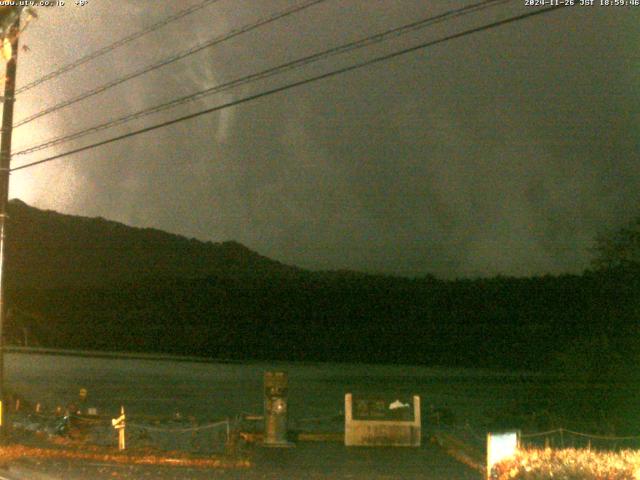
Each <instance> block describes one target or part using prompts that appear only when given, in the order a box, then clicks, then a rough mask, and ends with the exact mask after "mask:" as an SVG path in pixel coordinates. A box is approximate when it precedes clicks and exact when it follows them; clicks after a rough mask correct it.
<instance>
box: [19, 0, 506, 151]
mask: <svg viewBox="0 0 640 480" xmlns="http://www.w3.org/2000/svg"><path fill="white" fill-rule="evenodd" d="M508 1H510V0H483V1H481V2H478V3H474V4H472V5H467V6H465V7H462V8H458V9H455V10H450V11H447V12H445V13H442V14H440V15H435V16H431V17H427V18H424V19H421V20H418V21H415V22H411V23H409V24H406V25H402V26H400V27H397V28H394V29H391V30H386V31H384V32H382V33H378V34H375V35H371V36H368V37H365V38H362V39H359V40H356V41H352V42H349V43H347V44H343V45H340V46H338V47H333V48H329V49H327V50H324V51H322V52H319V53H315V54H312V55H308V56H305V57H302V58H299V59H297V60H293V61H290V62H286V63H284V64H281V65H278V66H276V67H272V68H268V69H266V70H263V71H260V72H257V73H254V74H251V75H247V76H243V77H240V78H238V79H235V80H232V81H229V82H226V83H223V84H220V85H216V86H213V87H210V88H207V89H204V90H201V91H198V92H195V93H192V94H189V95H185V96H183V97H180V98H177V99H173V100H170V101H168V102H164V103H162V104H159V105H156V106H153V107H149V108H145V109H143V110H140V111H137V112H134V113H131V114H128V115H125V116H123V117H119V118H116V119H112V120H109V121H108V122H105V123H102V124H99V125H94V126H92V127H87V128H85V129H83V130H80V131H78V132H74V133H70V134H67V135H63V136H60V137H56V138H53V139H50V140H47V141H46V142H43V143H40V144H38V145H33V146H31V147H27V148H25V149H23V150H20V151H17V152H15V153H14V154H13V155H14V156H18V155H26V154H29V153H34V152H36V151H39V150H43V149H46V148H50V147H53V146H55V145H59V144H62V143H67V142H69V141H72V140H76V139H78V138H81V137H84V136H86V135H90V134H92V133H96V132H99V131H102V130H105V129H108V128H112V127H115V126H118V125H122V124H124V123H127V122H130V121H133V120H137V119H140V118H143V117H146V116H148V115H151V114H154V113H159V112H161V111H164V110H168V109H170V108H174V107H177V106H178V105H182V104H184V103H187V102H192V101H195V100H198V99H201V98H203V97H206V96H209V95H213V94H216V93H220V92H222V91H225V90H229V89H232V88H235V87H238V86H241V85H245V84H247V83H251V82H255V81H257V80H263V79H265V78H269V77H272V76H274V75H278V74H280V73H283V72H285V71H288V70H293V69H297V68H300V67H303V66H306V65H308V64H310V63H313V62H317V61H319V60H322V59H325V58H328V57H331V56H335V55H339V54H343V53H346V52H349V51H352V50H356V49H358V48H363V47H367V46H370V45H373V44H376V43H380V42H382V41H385V40H388V39H390V38H394V37H399V36H401V35H404V34H406V33H409V32H412V31H415V30H418V29H421V28H425V27H427V26H430V25H433V24H436V23H440V22H444V21H448V20H451V19H452V18H455V17H458V16H462V15H468V14H470V13H472V12H477V11H479V10H482V9H486V8H489V7H493V6H495V5H497V4H501V3H506V2H508Z"/></svg>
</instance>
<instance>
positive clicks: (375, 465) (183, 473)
mask: <svg viewBox="0 0 640 480" xmlns="http://www.w3.org/2000/svg"><path fill="white" fill-rule="evenodd" d="M251 458H252V462H253V464H254V465H253V466H251V467H248V468H236V469H231V468H229V469H225V468H215V469H200V468H184V467H168V466H149V465H118V464H113V463H104V462H98V461H69V460H53V459H52V460H46V459H45V460H43V459H29V458H23V459H20V460H17V461H15V462H12V463H11V464H10V465H9V468H8V469H7V470H2V471H0V475H1V476H6V477H7V478H9V479H16V480H17V479H30V480H40V479H42V480H45V479H48V480H53V479H56V480H63V479H64V480H85V479H95V480H102V479H114V478H119V479H132V480H133V479H145V478H149V479H159V480H173V479H175V480H178V479H179V480H185V479H193V480H204V479H234V480H235V479H248V480H253V479H255V480H258V479H265V480H266V479H274V480H275V479H293V480H297V479H300V480H302V479H318V480H320V479H327V480H328V479H332V480H341V479H345V480H346V479H350V480H360V479H362V480H365V479H374V480H376V479H380V480H382V479H385V480H390V479H409V480H411V479H416V480H417V479H436V480H440V479H443V480H444V479H450V480H455V479H463V480H464V479H476V480H477V479H478V478H479V474H478V473H477V472H474V471H472V470H470V469H467V468H466V467H464V466H463V465H461V464H459V463H457V462H456V461H454V460H452V459H450V458H449V457H447V456H446V455H445V454H444V453H443V452H442V451H441V450H439V449H437V448H435V447H431V446H427V447H423V448H420V449H417V450H414V449H411V450H408V449H400V450H398V449H346V448H345V447H343V446H342V445H339V444H318V443H305V444H299V445H298V446H297V447H295V448H293V449H286V450H274V449H269V450H263V449H255V450H254V451H253V452H252V455H251Z"/></svg>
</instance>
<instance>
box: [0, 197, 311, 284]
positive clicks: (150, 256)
mask: <svg viewBox="0 0 640 480" xmlns="http://www.w3.org/2000/svg"><path fill="white" fill-rule="evenodd" d="M8 215H9V218H8V221H7V256H6V259H7V260H6V261H7V282H9V283H11V284H12V285H14V286H16V287H32V288H52V287H60V286H105V285H110V284H117V283H131V282H135V281H137V280H140V279H141V278H146V279H149V278H166V277H177V278H202V277H206V276H209V275H215V274H225V275H285V276H289V275H295V274H298V273H300V272H302V269H300V268H298V267H294V266H289V265H285V264H283V263H281V262H278V261H276V260H272V259H270V258H268V257H265V256H263V255H260V254H258V253H257V252H254V251H252V250H250V249H249V248H247V247H246V246H244V245H242V244H240V243H239V242H236V241H233V240H231V241H224V242H217V243H214V242H211V241H201V240H197V239H195V238H187V237H184V236H181V235H177V234H173V233H168V232H164V231H162V230H159V229H155V228H140V227H132V226H129V225H125V224H123V223H120V222H115V221H112V220H106V219H104V218H102V217H83V216H76V215H68V214H62V213H58V212H55V211H52V210H41V209H38V208H35V207H32V206H29V205H27V204H26V203H25V202H23V201H21V200H18V199H13V200H10V202H9V205H8Z"/></svg>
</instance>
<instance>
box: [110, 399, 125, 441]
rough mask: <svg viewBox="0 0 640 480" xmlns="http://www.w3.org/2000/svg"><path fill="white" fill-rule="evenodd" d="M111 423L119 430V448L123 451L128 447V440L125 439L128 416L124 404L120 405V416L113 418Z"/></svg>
mask: <svg viewBox="0 0 640 480" xmlns="http://www.w3.org/2000/svg"><path fill="white" fill-rule="evenodd" d="M111 424H112V425H113V428H115V429H116V430H118V450H120V451H122V450H124V449H125V448H126V440H125V426H126V417H125V414H124V406H121V407H120V416H119V417H118V418H113V419H111Z"/></svg>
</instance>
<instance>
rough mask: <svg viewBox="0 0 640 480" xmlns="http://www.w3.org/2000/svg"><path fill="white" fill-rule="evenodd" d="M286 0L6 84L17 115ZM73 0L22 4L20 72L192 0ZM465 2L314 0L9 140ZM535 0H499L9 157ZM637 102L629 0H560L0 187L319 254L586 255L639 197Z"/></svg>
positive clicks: (581, 258) (337, 257)
mask: <svg viewBox="0 0 640 480" xmlns="http://www.w3.org/2000/svg"><path fill="white" fill-rule="evenodd" d="M300 2H301V0H295V1H292V0H265V1H257V0H251V1H249V0H220V1H219V2H217V3H215V4H213V5H210V6H208V7H206V8H205V9H203V10H201V11H200V12H198V13H197V14H194V15H192V16H189V17H187V18H185V19H183V20H182V21H179V22H175V23H174V24H171V25H170V26H167V27H165V28H163V29H160V30H158V31H156V32H154V33H153V34H149V35H146V36H145V37H143V38H141V39H139V40H137V41H135V42H133V43H131V44H129V45H127V46H125V47H122V48H119V49H116V50H114V51H112V52H110V53H109V54H107V55H105V56H103V57H100V59H98V60H96V61H94V62H91V63H89V64H87V65H84V66H82V67H80V68H77V69H75V70H73V71H72V72H70V73H68V74H65V75H62V76H59V77H58V78H56V79H55V80H52V81H50V82H46V83H43V84H42V85H40V86H38V87H37V88H34V89H32V90H30V91H28V92H26V93H24V94H22V95H20V96H19V97H18V100H17V104H16V119H17V120H19V119H21V118H24V117H25V116H27V115H30V114H32V113H34V112H37V111H38V110H40V109H42V108H45V107H47V106H51V105H54V104H56V103H58V102H60V101H61V100H64V99H67V98H70V97H72V96H74V95H77V94H79V93H82V92H83V91H86V90H90V89H92V88H94V87H96V86H98V85H100V84H102V83H104V82H106V81H108V80H110V79H114V78H118V77H120V76H122V75H124V74H126V73H127V72H131V71H134V70H136V69H138V68H140V67H142V66H144V65H148V64H150V63H153V62H155V61H158V60H159V59H162V58H165V57H167V56H169V55H171V54H172V53H174V52H178V51H181V50H184V49H185V48H188V47H189V46H191V45H194V44H196V43H198V42H202V41H206V40H208V39H209V38H211V37H213V36H215V35H219V34H223V33H226V32H228V31H229V30H231V29H233V28H237V27H239V26H241V25H245V24H248V23H251V22H254V21H255V20H257V19H258V18H261V17H264V16H266V15H268V14H270V13H272V12H275V11H279V10H282V9H284V8H286V7H287V6H288V5H292V4H295V3H300ZM74 3H75V2H74V1H70V0H68V1H67V6H65V7H52V8H40V9H38V14H39V17H40V18H39V19H38V20H36V21H34V22H32V23H31V24H30V25H29V26H28V29H27V30H26V31H25V33H24V35H23V36H22V37H21V41H22V43H23V44H26V45H27V46H28V48H29V51H27V52H22V51H21V53H20V60H19V67H18V86H20V85H21V84H25V83H27V82H29V81H31V80H33V79H36V78H38V77H39V76H41V75H43V74H45V73H48V72H49V71H51V70H54V69H56V68H57V67H59V66H60V65H63V64H65V63H67V62H69V61H72V60H74V59H76V58H79V57H80V56H82V55H84V54H86V53H89V52H91V51H94V50H96V49H97V48H100V47H102V46H104V45H107V44H109V43H111V42H113V41H115V40H117V39H119V38H122V37H124V36H126V35H128V34H130V33H133V32H135V31H137V30H140V29H142V28H144V27H145V26H148V25H151V24H153V23H154V22H157V21H158V20H160V19H162V18H164V17H166V16H168V15H169V14H171V13H175V12H177V11H179V10H181V9H183V8H185V7H186V6H187V5H192V4H195V3H199V1H197V2H187V1H180V2H176V1H173V2H172V1H169V0H159V1H158V0H135V1H134V0H130V1H125V0H121V1H119V2H118V3H117V9H114V2H108V1H106V0H89V2H88V5H86V6H84V7H77V6H76V5H75V4H74ZM469 3H472V2H468V1H464V2H463V1H444V0H442V1H440V0H439V1H437V2H427V1H425V0H421V1H420V0H402V1H401V0H397V1H396V0H393V1H392V0H377V1H376V0H327V1H325V2H323V3H321V4H319V5H315V6H312V7H310V8H308V9H307V10H305V11H303V12H301V13H299V14H296V15H293V16H290V17H288V18H286V19H283V20H281V21H277V22H274V23H272V24H270V25H267V26H264V27H261V28H259V29H257V30H255V31H254V32H251V33H248V34H245V35H242V36H239V37H237V38H235V39H234V40H232V41H229V42H225V43H223V44H221V45H219V46H217V47H213V48H210V49H207V50H205V51H203V52H200V53H198V54H196V55H193V56H191V57H189V58H187V59H184V60H182V61H179V62H176V63H175V64H173V65H171V66H169V67H165V68H162V69H158V70H156V71H155V72H153V73H151V74H148V75H145V76H144V77H142V78H138V79H136V80H133V81H130V82H127V83H125V84H123V85H120V86H119V87H116V88H113V89H110V90H109V91H108V92H105V93H103V94H101V95H99V96H94V97H92V98H90V99H87V100H85V101H83V102H81V103H78V104H76V105H73V106H71V107H68V108H66V109H63V110H60V111H59V112H56V113H54V114H51V115H47V116H45V117H43V118H41V119H39V120H36V121H34V122H32V123H30V124H28V125H25V126H23V127H20V128H18V129H17V130H16V132H15V136H14V139H15V140H14V151H18V150H20V149H22V148H24V147H25V146H29V145H32V144H34V143H39V142H41V141H43V140H45V139H48V138H53V137H56V136H59V135H61V134H66V133H72V132H74V131H76V130H80V129H82V128H85V127H88V126H91V125H93V124H97V123H100V122H102V121H105V120H108V119H111V118H114V117H117V116H120V115H123V114H126V113H129V112H133V111H136V110H139V109H142V108H145V107H147V106H151V105H155V104H157V103H160V102H162V101H165V100H169V99H172V98H175V97H177V96H179V95H184V94H188V93H191V92H194V91H197V90H201V89H203V88H207V87H210V86H213V85H215V84H217V83H221V82H225V81H229V80H233V79H235V78H238V77H241V76H243V75H247V74H250V73H253V72H256V71H259V70H263V69H265V68H267V67H269V66H274V65H277V64H280V63H283V62H285V61H288V60H293V59H296V58H298V57H301V56H304V55H308V54H311V53H314V52H317V51H320V50H323V49H325V48H328V47H330V46H335V45H340V44H342V43H345V42H348V41H351V40H355V39H359V38H361V37H363V36H367V35H370V34H373V33H377V32H381V31H384V30H386V29H389V28H393V27H396V26H400V25H402V24H405V23H408V22H410V21H414V20H417V19H421V18H424V17H427V16H430V15H435V14H437V13H442V12H445V11H447V10H450V9H452V8H458V7H461V6H463V5H466V4H469ZM596 3H599V0H597V2H596ZM532 8H534V7H526V6H525V5H524V0H514V1H510V2H506V3H505V4H502V5H498V6H495V7H493V8H491V9H487V10H486V11H482V12H479V13H474V14H471V15H468V16H465V17H462V18H458V19H455V20H452V21H450V22H445V23H442V24H439V25H437V26H434V27H431V28H426V29H423V30H420V31H418V32H413V33H411V34H408V35H406V36H403V37H400V38H397V39H395V40H393V41H390V42H385V43H384V44H381V45H378V46H374V47H370V48H366V49H363V50H361V51H358V52H355V53H351V54H347V55H343V56H339V57H335V58H331V59H329V60H326V61H323V62H320V63H319V64H317V65H315V64H314V65H311V66H308V67H306V68H304V69H302V70H299V71H296V72H290V73H287V74H284V75H281V76H278V77H275V78H273V79H270V80H267V81H263V82H257V83H254V84H250V85H246V86H243V87H240V88H237V89H235V90H231V91H228V92H225V93H224V94H219V95H216V96H211V97H207V98H205V99H201V100H199V101H197V102H193V103H190V104H188V105H185V106H182V107H180V108H177V109H173V110H170V111H168V112H165V113H162V114H157V115H154V116H151V117H147V118H145V119H144V120H139V121H136V122H132V123H130V124H127V125H125V126H121V127H118V128H116V129H114V130H110V131H107V132H102V133H100V134H96V135H94V136H91V137H86V138H84V139H82V140H78V141H76V142H71V143H68V144H65V145H60V146H58V147H55V148H52V149H49V150H46V151H42V152H38V153H36V154H33V155H31V156H15V157H14V159H13V165H14V166H17V165H19V164H21V163H24V162H26V161H28V160H37V159H39V158H44V157H46V156H49V155H52V154H55V153H59V152H63V151H65V150H67V149H69V148H72V147H76V146H81V145H85V144H88V143H92V142H94V141H96V140H100V139H103V138H107V137H110V136H113V135H115V134H118V133H122V132H125V131H128V130H131V129H133V128H139V127H142V126H145V125H150V124H152V123H156V122H159V121H161V120H165V119H170V118H174V117H177V116H179V115H183V114H186V113H188V112H195V111H198V110H202V109H204V108H206V107H207V106H213V105H217V104H219V103H224V102H226V101H230V100H234V99H238V98H242V97H244V96H246V95H249V94H252V93H256V92H259V91H263V90H265V89H267V88H270V87H274V86H277V85H283V84H285V83H288V82H291V81H293V80H297V79H301V78H305V77H307V76H311V75H314V74H317V73H320V72H323V71H327V70H329V69H332V68H334V67H338V66H343V65H348V64H350V63H354V62H356V61H358V60H362V59H365V58H372V57H373V56H377V55H380V54H382V53H386V52H391V51H394V50H398V49H401V48H405V47H408V46H410V45H415V44H418V43H422V42H424V41H426V40H429V39H436V38H439V37H442V36H445V35H447V34H450V33H454V32H457V31H461V30H464V29H467V28H470V27H473V26H478V25H482V24H485V23H489V22H491V21H494V20H497V19H501V18H506V17H508V16H512V15H515V14H519V13H525V12H529V11H532ZM639 111H640V7H601V6H593V7H575V8H568V9H562V10H560V11H556V12H552V13H548V14H545V15H541V16H537V17H534V18H531V19H527V20H523V21H520V22H517V23H514V24H510V25H507V26H502V27H499V28H496V29H493V30H490V31H487V32H483V33H479V34H475V35H472V36H467V37H464V38H460V39H456V40H452V41H450V42H447V43H444V44H440V45H438V46H435V47H431V48H428V49H424V50H420V51H417V52H414V53H410V54H407V55H404V56H402V57H398V58H395V59H393V60H390V61H387V62H383V63H379V64H376V65H374V66H370V67H366V68H363V69H360V70H358V71H355V72H351V73H347V74H344V75H340V76H337V77H333V78H331V79H327V80H322V81H319V82H315V83H312V84H310V85H307V86H304V87H299V88H295V89H291V90H288V91H286V92H283V93H280V94H276V95H272V96H270V97H268V98H263V99H260V100H256V101H253V102H250V103H246V104H243V105H241V106H238V107H234V108H231V109H226V110H224V111H222V112H220V113H214V114H211V115H207V116H204V117H199V118H197V119H194V120H191V121H186V122H182V123H180V124H178V125H174V126H171V127H167V128H164V129H161V130H156V131H155V132H153V133H148V134H144V135H140V136H137V137H134V138H131V139H129V140H125V141H121V142H118V143H114V144H111V145H109V146H107V147H100V148H97V149H94V150H91V151H87V152H84V153H81V154H77V155H73V156H69V157H66V158H64V159H60V160H57V161H54V162H51V163H49V164H46V165H42V166H37V167H33V168H30V169H25V170H22V171H19V172H15V173H14V174H13V175H12V179H11V181H12V190H11V195H12V196H13V197H20V198H22V199H23V200H24V201H26V202H27V203H30V204H32V205H35V206H37V207H40V208H48V209H54V210H57V211H61V212H66V213H73V214H80V215H86V216H102V217H105V218H108V219H113V220H118V221H122V222H124V223H127V224H130V225H135V226H151V227H156V228H160V229H164V230H167V231H170V232H175V233H179V234H183V235H186V236H189V237H196V238H198V239H202V240H211V241H223V240H231V239H233V240H237V241H239V242H241V243H243V244H245V245H247V246H248V247H249V248H251V249H254V250H256V251H257V252H259V253H261V254H263V255H266V256H269V257H271V258H274V259H277V260H280V261H282V262H285V263H289V264H295V265H299V266H302V267H308V268H313V269H358V270H364V271H370V272H387V273H394V274H405V275H422V274H427V273H433V274H435V275H437V276H440V277H449V278H450V277H461V276H477V275H495V274H504V275H518V276H524V275H540V274H545V273H552V274H558V273H563V272H580V271H582V270H583V269H584V268H586V267H588V265H589V259H590V253H589V248H590V246H591V245H592V241H593V238H594V236H595V235H596V234H597V233H598V232H599V231H602V230H605V229H610V228H613V227H615V226H617V225H620V224H622V223H625V222H626V221H628V220H630V219H631V218H633V217H634V216H636V215H638V204H639V203H638V202H639V200H640V188H638V185H639V182H640V162H639V160H640V159H639V158H638V152H639V140H640V133H638V132H639V129H638V125H640V115H639V114H638V112H639Z"/></svg>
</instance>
